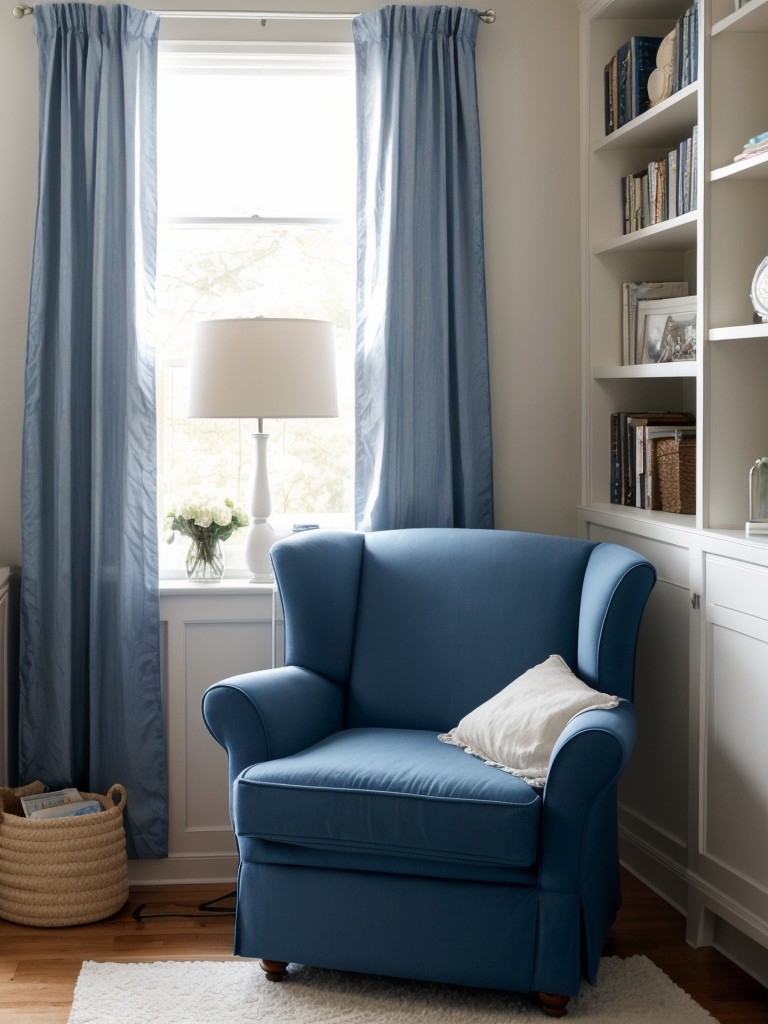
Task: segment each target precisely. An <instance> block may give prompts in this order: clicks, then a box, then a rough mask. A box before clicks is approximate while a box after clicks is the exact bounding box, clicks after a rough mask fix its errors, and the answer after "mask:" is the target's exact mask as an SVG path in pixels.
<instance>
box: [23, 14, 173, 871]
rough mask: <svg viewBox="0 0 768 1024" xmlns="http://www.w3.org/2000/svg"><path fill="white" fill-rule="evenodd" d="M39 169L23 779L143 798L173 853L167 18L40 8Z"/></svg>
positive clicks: (135, 807)
mask: <svg viewBox="0 0 768 1024" xmlns="http://www.w3.org/2000/svg"><path fill="white" fill-rule="evenodd" d="M34 28H35V35H36V38H37V45H38V54H39V86H40V156H39V194H38V208H37V223H36V226H35V240H34V254H33V266H32V285H31V297H30V311H29V332H28V338H27V363H26V380H25V386H26V395H25V410H24V442H23V443H24V451H23V464H22V499H21V500H22V523H23V526H22V594H21V617H22V622H21V626H22V634H21V665H20V675H21V680H20V743H19V748H20V757H19V774H20V777H21V779H22V781H31V780H32V779H38V778H39V779H42V780H43V781H44V782H46V783H48V784H50V785H51V786H54V787H58V786H62V785H74V786H77V787H78V788H80V789H86V790H89V791H93V792H101V793H103V792H105V791H106V790H107V789H108V788H109V786H110V785H112V783H114V782H121V783H122V784H123V785H124V786H125V787H126V789H127V791H128V803H127V809H126V813H127V833H128V848H129V855H130V856H133V857H160V856H164V855H165V854H166V853H167V799H166V765H165V743H164V734H163V719H162V706H161V687H160V633H159V614H158V607H159V606H158V591H157V519H156V511H155V508H156V481H155V475H156V469H155V466H156V453H155V384H154V365H153V358H152V352H151V348H150V345H149V339H148V333H149V317H150V316H151V312H152V303H153V294H154V291H153V289H154V271H155V249H156V229H157V211H156V155H155V129H156V114H155V111H156V90H157V34H158V28H159V20H158V18H157V16H156V15H154V14H151V13H147V12H146V11H139V10H134V9H132V8H129V7H126V6H125V5H122V4H121V5H116V6H114V7H105V6H96V5H90V4H79V3H74V4H53V5H50V6H49V5H46V4H37V5H36V6H35V9H34Z"/></svg>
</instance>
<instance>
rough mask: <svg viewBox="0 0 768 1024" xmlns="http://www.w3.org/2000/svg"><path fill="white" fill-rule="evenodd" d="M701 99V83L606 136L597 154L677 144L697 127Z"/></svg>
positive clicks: (692, 85)
mask: <svg viewBox="0 0 768 1024" xmlns="http://www.w3.org/2000/svg"><path fill="white" fill-rule="evenodd" d="M698 96H699V85H698V82H693V83H692V84H691V85H687V86H686V87H685V88H684V89H680V90H679V91H678V92H676V93H673V94H672V95H671V96H670V97H669V98H668V99H666V100H663V102H661V103H659V105H658V106H656V107H652V108H651V109H650V110H646V112H645V113H644V114H641V115H640V116H639V117H636V118H634V120H632V121H629V122H628V123H627V124H625V125H622V127H621V128H617V129H616V131H615V132H611V134H610V135H604V136H603V137H602V138H601V139H600V140H599V141H598V142H596V143H595V145H594V151H595V152H596V153H609V152H611V151H612V150H619V149H639V148H642V147H646V146H653V147H656V148H658V147H665V146H671V145H674V144H675V143H677V142H679V141H680V138H681V137H682V136H683V135H684V134H685V133H686V132H688V131H690V129H691V127H692V126H693V125H694V124H696V116H697V108H698Z"/></svg>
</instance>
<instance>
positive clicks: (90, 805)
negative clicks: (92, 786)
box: [29, 800, 103, 820]
mask: <svg viewBox="0 0 768 1024" xmlns="http://www.w3.org/2000/svg"><path fill="white" fill-rule="evenodd" d="M101 810H103V807H102V806H101V804H100V803H99V801H98V800H73V801H72V802H71V803H67V804H57V805H56V806H55V807H40V808H39V809H38V810H36V811H32V813H31V814H30V815H29V817H30V818H32V819H33V820H39V819H48V818H76V817H80V816H81V815H84V814H98V813H99V811H101Z"/></svg>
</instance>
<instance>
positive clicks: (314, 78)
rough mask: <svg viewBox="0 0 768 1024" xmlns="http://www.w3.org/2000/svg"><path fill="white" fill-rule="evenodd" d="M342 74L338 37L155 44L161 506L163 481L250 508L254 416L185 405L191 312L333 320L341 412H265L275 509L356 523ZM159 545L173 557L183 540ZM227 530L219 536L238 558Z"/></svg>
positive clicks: (349, 178)
mask: <svg viewBox="0 0 768 1024" xmlns="http://www.w3.org/2000/svg"><path fill="white" fill-rule="evenodd" d="M354 99H355V98H354V77H353V63H352V54H351V51H350V48H349V47H341V46H338V45H333V46H331V45H328V46H324V47H319V46H310V45H304V46H300V45H297V44H292V45H291V46H290V48H289V47H288V45H287V44H285V45H283V44H281V45H280V46H279V48H276V47H275V45H274V44H272V45H271V46H270V45H262V46H261V47H258V46H257V45H255V44H248V45H242V44H240V45H238V44H231V45H223V44H183V46H182V44H177V45H175V46H174V45H170V44H165V45H163V46H162V47H161V55H160V74H159V90H158V139H159V143H158V147H159V148H158V167H159V181H158V194H159V220H160V226H159V238H158V268H157V279H158V286H157V330H156V336H157V363H158V509H159V515H160V520H161V522H160V528H161V536H163V535H164V534H165V522H164V518H165V513H166V511H167V509H168V507H169V504H170V502H171V500H172V498H173V496H174V495H175V494H178V493H179V492H185V491H189V490H197V489H199V490H201V491H205V492H209V491H212V492H214V493H218V494H222V495H226V496H228V497H231V498H232V499H233V500H235V501H237V502H239V503H241V504H243V505H245V506H247V503H248V489H249V488H248V485H249V479H250V475H251V472H252V467H253V461H254V447H253V441H252V438H251V434H252V433H253V432H254V431H255V430H256V422H255V421H253V422H248V421H238V420H196V419H188V418H187V416H186V401H187V358H188V352H189V347H190V343H191V339H192V330H193V324H194V322H195V321H197V320H201V319H208V318H214V317H250V316H260V315H263V316H274V317H281V316H286V317H310V318H317V319H323V320H331V321H332V322H333V323H335V325H336V343H337V364H338V372H339V404H340V416H339V418H338V419H332V420H330V419H329V420H306V421H305V420H285V421H278V420H275V421H267V422H266V423H265V428H264V429H265V431H266V432H268V433H269V434H270V435H271V436H270V442H269V480H270V486H271V491H272V506H273V514H272V520H273V522H275V525H278V526H279V525H280V524H281V522H282V525H283V526H284V528H287V529H290V526H291V524H292V523H294V522H301V521H304V522H306V521H313V522H323V523H329V522H335V523H339V524H343V525H344V526H351V525H352V504H353V497H352V486H353V461H354V460H353V449H354V386H353V330H354V284H355V248H354V232H353V222H354V196H355V165H354V149H355V141H354V132H355V117H354ZM179 540H182V538H177V542H176V543H175V544H173V545H171V547H170V548H166V547H165V545H161V567H162V568H163V569H164V570H173V569H175V568H178V569H180V568H181V566H182V565H183V558H184V554H185V544H184V543H178V541H179ZM236 549H237V538H236V537H234V538H233V539H232V540H231V541H229V542H228V543H227V565H228V567H231V566H232V565H233V564H236V562H237V558H238V553H237V550H236Z"/></svg>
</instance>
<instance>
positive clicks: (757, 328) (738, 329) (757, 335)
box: [709, 324, 768, 341]
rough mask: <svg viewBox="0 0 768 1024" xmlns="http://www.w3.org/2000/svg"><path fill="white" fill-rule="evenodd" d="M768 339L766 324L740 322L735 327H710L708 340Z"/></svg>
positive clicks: (767, 326) (767, 325)
mask: <svg viewBox="0 0 768 1024" xmlns="http://www.w3.org/2000/svg"><path fill="white" fill-rule="evenodd" d="M755 339H757V340H761V341H768V324H740V325H736V326H735V327H711V328H710V330H709V340H710V341H754V340H755Z"/></svg>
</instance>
